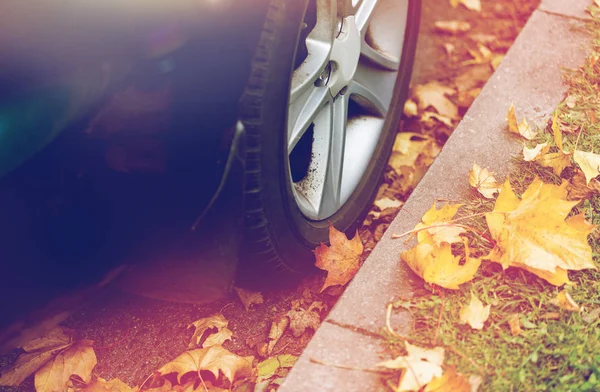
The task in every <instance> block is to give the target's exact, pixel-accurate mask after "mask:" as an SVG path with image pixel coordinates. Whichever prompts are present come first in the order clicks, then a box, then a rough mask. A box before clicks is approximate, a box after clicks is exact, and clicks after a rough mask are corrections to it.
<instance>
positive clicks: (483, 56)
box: [461, 43, 493, 66]
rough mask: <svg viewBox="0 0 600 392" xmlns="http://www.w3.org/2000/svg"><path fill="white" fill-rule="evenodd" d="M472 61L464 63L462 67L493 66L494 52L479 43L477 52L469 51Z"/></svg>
mask: <svg viewBox="0 0 600 392" xmlns="http://www.w3.org/2000/svg"><path fill="white" fill-rule="evenodd" d="M468 52H469V54H470V55H471V57H472V59H471V60H467V61H463V62H462V63H461V65H463V66H465V65H472V64H488V63H489V64H491V62H492V58H493V52H492V51H491V50H489V49H488V47H487V46H485V45H484V44H481V43H478V44H477V50H473V49H468Z"/></svg>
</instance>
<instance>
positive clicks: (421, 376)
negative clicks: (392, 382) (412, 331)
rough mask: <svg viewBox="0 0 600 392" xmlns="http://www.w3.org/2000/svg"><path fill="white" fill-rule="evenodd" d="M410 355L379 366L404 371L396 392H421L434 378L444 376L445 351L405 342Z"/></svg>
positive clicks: (439, 348) (440, 348) (381, 363)
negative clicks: (419, 391)
mask: <svg viewBox="0 0 600 392" xmlns="http://www.w3.org/2000/svg"><path fill="white" fill-rule="evenodd" d="M404 344H405V345H406V351H407V352H408V355H406V356H403V357H397V358H395V359H391V360H389V361H384V362H380V363H378V364H377V366H380V367H385V368H387V369H404V372H403V373H402V377H401V378H400V382H399V384H398V388H397V389H396V391H413V390H419V389H421V388H422V387H424V386H425V385H427V384H428V383H429V382H431V380H433V378H434V377H441V376H442V373H443V371H442V364H443V363H444V349H443V348H442V347H435V348H433V349H426V348H421V347H418V346H413V345H412V344H410V343H408V342H404Z"/></svg>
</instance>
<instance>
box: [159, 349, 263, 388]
mask: <svg viewBox="0 0 600 392" xmlns="http://www.w3.org/2000/svg"><path fill="white" fill-rule="evenodd" d="M202 370H206V371H209V372H211V373H212V374H213V376H214V377H215V378H216V379H218V378H219V371H220V372H221V373H223V376H225V378H226V379H227V380H229V382H231V383H232V382H233V381H235V380H238V379H242V378H245V377H249V376H251V375H252V361H251V360H250V359H249V358H243V357H240V356H239V355H236V354H234V353H232V352H230V351H228V350H226V349H224V348H223V347H221V346H212V347H207V348H197V349H194V350H188V351H185V352H184V353H183V354H181V355H179V356H178V357H177V358H175V359H174V360H172V361H171V362H168V363H166V364H165V365H163V366H162V367H161V368H160V369H158V373H160V374H161V375H163V376H164V375H165V374H169V373H176V374H177V381H178V382H179V383H181V377H182V376H183V375H184V374H186V373H189V372H194V373H199V372H200V371H202Z"/></svg>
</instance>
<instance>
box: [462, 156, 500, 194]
mask: <svg viewBox="0 0 600 392" xmlns="http://www.w3.org/2000/svg"><path fill="white" fill-rule="evenodd" d="M469 184H471V186H472V187H473V188H475V189H477V191H478V192H479V193H481V194H482V195H483V197H485V198H487V199H493V198H494V194H495V193H498V192H499V191H500V187H501V185H500V184H499V183H498V181H497V180H496V178H495V177H494V174H493V173H491V172H489V171H488V169H482V168H481V167H480V166H479V165H478V164H476V163H473V168H472V169H471V171H470V172H469Z"/></svg>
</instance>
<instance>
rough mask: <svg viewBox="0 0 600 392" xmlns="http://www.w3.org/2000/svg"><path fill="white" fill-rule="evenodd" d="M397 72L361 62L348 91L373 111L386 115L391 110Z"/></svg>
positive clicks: (363, 105)
mask: <svg viewBox="0 0 600 392" xmlns="http://www.w3.org/2000/svg"><path fill="white" fill-rule="evenodd" d="M395 81H396V73H395V72H389V71H382V70H380V69H377V68H375V67H373V66H372V65H370V64H366V63H363V64H360V65H359V67H358V70H357V72H356V75H355V78H354V81H353V82H352V83H351V84H350V86H349V88H348V91H349V93H350V94H352V96H351V99H352V100H353V101H355V102H356V103H358V104H359V105H360V106H362V107H363V108H365V109H367V110H368V111H370V112H371V113H373V114H375V115H377V116H379V117H385V115H386V114H387V111H388V110H389V107H390V103H391V101H392V96H393V93H394V84H395Z"/></svg>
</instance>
